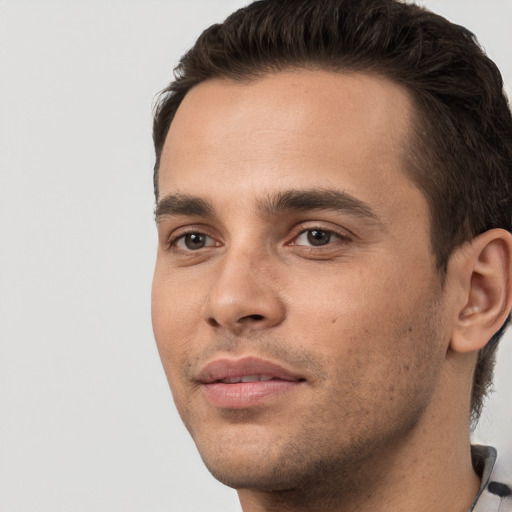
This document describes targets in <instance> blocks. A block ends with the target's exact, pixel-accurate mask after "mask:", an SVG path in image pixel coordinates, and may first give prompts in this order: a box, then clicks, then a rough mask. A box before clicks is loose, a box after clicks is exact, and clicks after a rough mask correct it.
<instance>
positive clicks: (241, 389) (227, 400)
mask: <svg viewBox="0 0 512 512" xmlns="http://www.w3.org/2000/svg"><path fill="white" fill-rule="evenodd" d="M299 384H301V382H299V381H288V380H267V381H259V382H237V383H233V384H225V383H223V382H212V383H211V384H205V385H204V390H205V394H206V398H207V399H208V400H209V401H210V402H211V403H212V404H213V405H215V406H217V407H222V408H225V409H243V408H247V407H254V406H256V405H259V404H262V403H264V402H265V401H267V400H269V399H270V398H273V397H276V396H278V395H283V394H286V393H288V392H289V391H292V390H293V389H295V388H296V387H297V386H298V385H299Z"/></svg>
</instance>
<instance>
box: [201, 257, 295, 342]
mask: <svg viewBox="0 0 512 512" xmlns="http://www.w3.org/2000/svg"><path fill="white" fill-rule="evenodd" d="M278 283H279V279H278V277H277V276H276V272H275V269H274V271H272V267H271V262H270V261H267V258H265V257H263V256H262V255H257V254H251V253H250V252H249V251H238V252H234V251H233V252H232V253H231V254H228V255H226V256H225V257H224V258H223V260H222V262H220V264H219V267H217V268H216V269H215V275H214V277H213V280H212V282H211V286H210V288H209V292H208V299H207V301H206V304H205V311H204V316H205V319H206V321H207V323H208V324H209V325H210V326H212V327H214V328H217V329H218V328H225V329H228V330H229V331H231V332H233V333H235V334H240V333H242V332H245V331H256V330H264V329H269V328H271V327H275V326H276V325H278V324H280V323H281V322H282V321H283V320H284V318H285V316H286V308H285V304H284V302H283V300H282V297H281V296H280V291H279V285H278Z"/></svg>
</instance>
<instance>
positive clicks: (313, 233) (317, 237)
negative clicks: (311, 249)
mask: <svg viewBox="0 0 512 512" xmlns="http://www.w3.org/2000/svg"><path fill="white" fill-rule="evenodd" d="M331 236H332V233H331V232H329V231H321V230H319V229H311V230H309V231H307V239H308V242H309V243H310V244H311V245H314V246H319V245H327V244H328V243H329V242H330V241H331Z"/></svg>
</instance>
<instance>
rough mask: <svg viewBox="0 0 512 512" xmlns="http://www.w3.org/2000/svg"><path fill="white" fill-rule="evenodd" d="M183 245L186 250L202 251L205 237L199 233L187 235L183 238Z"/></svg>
mask: <svg viewBox="0 0 512 512" xmlns="http://www.w3.org/2000/svg"><path fill="white" fill-rule="evenodd" d="M183 243H184V244H185V246H186V247H187V249H190V250H194V249H202V248H203V247H204V246H205V244H206V235H202V234H201V233H189V234H188V235H185V236H184V237H183Z"/></svg>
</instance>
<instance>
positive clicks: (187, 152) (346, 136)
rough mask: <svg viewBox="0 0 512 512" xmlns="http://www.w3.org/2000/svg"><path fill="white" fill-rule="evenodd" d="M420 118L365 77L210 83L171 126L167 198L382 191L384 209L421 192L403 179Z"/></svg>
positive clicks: (399, 94) (391, 91)
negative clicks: (389, 199) (391, 198)
mask: <svg viewBox="0 0 512 512" xmlns="http://www.w3.org/2000/svg"><path fill="white" fill-rule="evenodd" d="M411 113H412V101H411V99H410V97H409V95H408V93H407V91H406V90H405V89H403V88H402V87H400V86H399V85H397V84H395V83H394V82H391V81H389V80H386V79H384V78H382V77H378V76H372V75H368V74H362V73H337V72H336V73H335V72H327V71H320V70H293V71H288V72H280V73H275V74H268V75H264V76H263V77H260V78H259V79H257V80H254V81H251V82H234V81H231V80H224V79H214V80H209V81H206V82H203V83H202V84H200V85H198V86H196V87H194V88H193V89H192V90H191V91H190V92H189V93H188V94H187V96H186V97H185V98H184V100H183V102H182V104H181V105H180V107H179V109H178V111H177V113H176V116H175V118H174V120H173V122H172V124H171V127H170V129H169V133H168V136H167V139H166V143H165V145H164V149H163V152H162V158H161V165H160V176H159V185H160V196H161V197H165V196H166V195H167V194H170V193H175V192H185V193H190V192H191V191H192V190H191V189H193V192H194V193H195V194H198V195H203V196H208V198H209V199H212V198H213V199H215V198H219V199H220V198H223V197H224V196H227V195H229V194H233V193H234V192H235V191H237V192H238V193H240V194H242V193H243V191H244V190H247V189H250V190H251V191H252V193H254V194H258V192H259V191H261V192H262V193H264V192H265V189H272V190H273V191H275V190H279V189H290V188H313V187H315V188H318V187H321V188H335V189H338V190H340V189H341V190H343V191H345V192H347V193H349V194H351V195H354V196H355V197H358V196H360V195H361V194H363V195H364V194H368V193H370V195H371V191H372V190H373V192H374V195H375V200H376V201H377V203H378V202H379V197H380V196H382V191H383V190H393V189H396V188H397V187H404V186H405V187H406V188H414V186H413V185H412V183H411V182H410V181H409V179H408V178H407V176H406V174H405V172H403V167H404V166H403V161H404V158H403V156H404V151H405V150H406V148H407V146H408V138H409V131H410V130H409V126H410V122H411V121H410V119H411V117H412V116H411ZM416 192H417V190H416ZM367 199H368V197H367V198H365V200H367Z"/></svg>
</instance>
